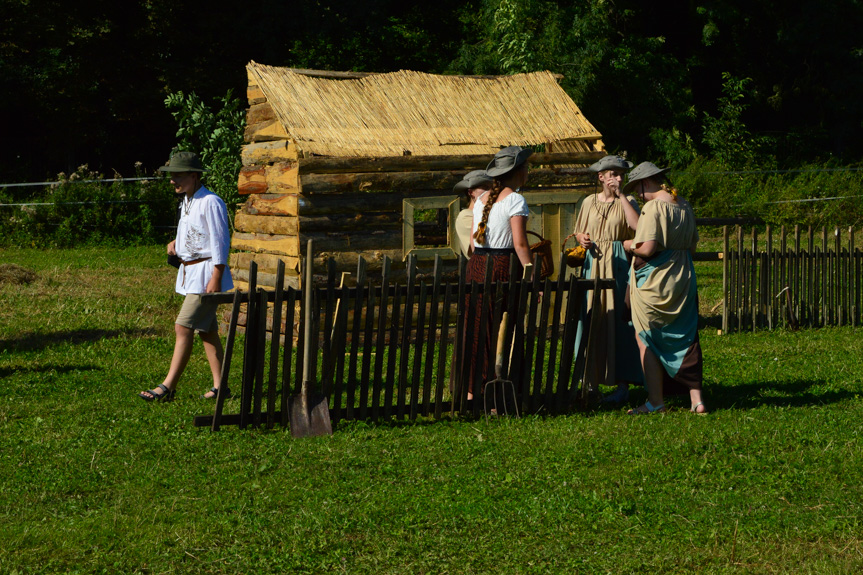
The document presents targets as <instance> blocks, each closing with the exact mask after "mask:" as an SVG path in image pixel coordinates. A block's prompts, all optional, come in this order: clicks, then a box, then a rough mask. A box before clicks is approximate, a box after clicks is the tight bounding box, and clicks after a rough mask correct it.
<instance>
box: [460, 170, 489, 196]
mask: <svg viewBox="0 0 863 575" xmlns="http://www.w3.org/2000/svg"><path fill="white" fill-rule="evenodd" d="M491 182H492V178H491V176H489V175H488V174H486V173H485V170H473V171H472V172H468V173H467V174H465V175H464V178H462V179H461V180H460V181H459V182H458V183H457V184H456V185H455V186H453V189H452V191H454V192H455V193H457V194H460V193H463V192H466V191H468V190H472V189H473V188H476V187H478V186H481V185H482V184H491Z"/></svg>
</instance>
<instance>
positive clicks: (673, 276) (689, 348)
mask: <svg viewBox="0 0 863 575" xmlns="http://www.w3.org/2000/svg"><path fill="white" fill-rule="evenodd" d="M665 171H666V170H664V169H659V168H658V167H656V166H655V165H653V164H651V163H650V162H644V163H642V164H639V165H638V166H636V168H635V169H634V170H632V173H630V175H629V182H628V183H627V184H626V187H625V188H624V191H625V192H635V193H636V194H638V195H639V196H640V197H641V199H642V201H644V202H645V203H644V207H643V208H642V210H641V218H639V220H638V230H637V231H636V233H635V239H633V241H632V252H633V254H634V256H635V257H634V258H633V261H632V272H631V276H630V280H629V281H630V289H631V291H630V299H631V302H632V323H633V326H634V327H635V334H636V341H637V343H638V349H639V351H640V353H641V364H642V368H643V369H644V382H645V386H646V387H647V397H648V399H647V402H646V403H645V404H644V405H642V406H640V407H638V408H636V409H632V410H630V411H629V413H630V414H632V415H639V414H647V413H656V412H663V411H665V401H664V394H665V393H670V392H671V390H672V389H675V390H682V391H684V392H685V391H686V390H688V391H689V398H690V400H691V402H692V405H691V407H690V411H692V412H693V413H698V414H701V413H707V409H706V407H705V406H704V402H703V401H702V396H701V384H702V372H703V359H702V355H701V344H700V343H699V341H698V286H697V283H696V279H695V267H694V266H693V264H692V254H693V253H694V252H695V248H696V246H697V245H698V230H697V229H696V227H695V215H694V214H693V212H692V207H691V206H690V205H689V203H688V202H687V201H686V200H684V199H683V198H681V197H679V196H678V195H677V190H675V189H674V188H673V187H671V185H670V184H669V183H668V182H667V179H666V177H665V176H664V173H665Z"/></svg>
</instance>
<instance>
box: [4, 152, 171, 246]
mask: <svg viewBox="0 0 863 575" xmlns="http://www.w3.org/2000/svg"><path fill="white" fill-rule="evenodd" d="M136 168H137V169H138V177H142V176H143V175H144V174H142V173H141V172H140V166H139V165H138V166H136ZM118 177H119V175H118ZM101 179H103V175H102V174H99V173H96V172H92V171H90V169H89V168H88V167H87V166H86V165H83V166H80V167H79V168H78V169H77V170H76V171H75V172H74V173H72V174H70V175H68V176H67V175H66V174H63V173H61V174H59V175H58V178H57V182H56V183H54V184H51V185H50V186H48V187H46V188H45V189H44V190H43V191H42V193H41V194H33V193H32V192H29V193H28V195H27V197H26V200H25V199H24V198H14V196H13V195H12V194H9V193H7V194H6V195H5V197H4V198H3V200H4V202H3V203H27V204H35V205H25V206H20V207H19V206H15V207H6V208H3V211H0V238H2V239H0V244H2V245H7V246H38V247H72V246H82V245H139V244H152V243H155V242H162V241H167V239H168V238H169V237H170V236H172V235H173V233H174V231H173V228H172V226H173V225H174V223H175V222H174V219H175V214H176V201H175V198H174V193H173V189H172V188H171V186H170V184H169V183H168V181H167V180H165V179H159V180H140V181H131V182H99V181H93V180H101ZM13 200H14V201H13ZM39 204H46V205H39Z"/></svg>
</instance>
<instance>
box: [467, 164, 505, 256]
mask: <svg viewBox="0 0 863 575" xmlns="http://www.w3.org/2000/svg"><path fill="white" fill-rule="evenodd" d="M502 191H503V184H502V183H501V181H500V180H498V179H497V178H495V179H494V183H493V184H492V185H491V191H490V192H489V193H488V201H486V203H485V207H484V208H483V209H482V220H481V221H480V222H479V225H478V226H477V227H476V233H475V234H474V235H473V237H474V239H476V243H478V244H484V243H485V239H486V238H485V233H486V228H487V227H488V215H489V213H491V207H492V206H493V205H494V203H495V202H496V201H497V197H498V196H499V195H500V193H501V192H502Z"/></svg>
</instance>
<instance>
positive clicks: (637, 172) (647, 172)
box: [623, 162, 670, 194]
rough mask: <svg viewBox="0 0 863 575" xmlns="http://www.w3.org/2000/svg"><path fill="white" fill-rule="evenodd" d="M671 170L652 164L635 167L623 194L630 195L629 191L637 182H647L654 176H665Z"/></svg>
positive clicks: (645, 163)
mask: <svg viewBox="0 0 863 575" xmlns="http://www.w3.org/2000/svg"><path fill="white" fill-rule="evenodd" d="M669 169H670V168H660V167H658V166H657V165H656V164H653V163H651V162H641V163H640V164H638V165H637V166H635V168H633V170H632V171H631V172H629V181H627V182H626V185H625V186H623V193H624V194H629V191H630V190H631V189H632V187H633V186H634V185H635V184H636V183H637V182H640V181H641V180H646V179H647V178H650V177H653V176H658V175H659V174H664V173H665V172H667V171H668V170H669Z"/></svg>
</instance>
